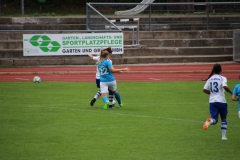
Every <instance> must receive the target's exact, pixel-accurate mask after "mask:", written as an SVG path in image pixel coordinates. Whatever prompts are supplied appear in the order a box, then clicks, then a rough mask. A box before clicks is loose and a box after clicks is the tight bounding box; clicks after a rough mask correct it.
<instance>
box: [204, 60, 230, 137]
mask: <svg viewBox="0 0 240 160" xmlns="http://www.w3.org/2000/svg"><path fill="white" fill-rule="evenodd" d="M221 72H222V67H221V65H220V64H215V65H214V66H213V69H212V72H211V74H210V75H209V77H208V78H207V79H206V80H207V82H206V83H205V85H204V87H203V92H204V93H206V94H210V97H209V111H210V114H211V118H208V119H207V120H206V122H205V123H204V125H203V129H204V130H206V129H207V128H208V127H209V125H215V124H217V122H218V115H219V114H220V117H221V121H222V123H221V131H222V140H227V137H226V132H227V113H228V109H227V107H228V106H227V102H226V99H225V94H224V90H226V91H227V92H228V93H230V94H232V91H231V90H230V89H229V88H228V86H227V78H226V77H223V76H221V75H220V73H221Z"/></svg>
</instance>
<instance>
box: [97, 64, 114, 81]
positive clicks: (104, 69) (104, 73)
mask: <svg viewBox="0 0 240 160" xmlns="http://www.w3.org/2000/svg"><path fill="white" fill-rule="evenodd" d="M111 67H112V62H111V61H108V60H102V62H101V63H99V64H98V71H99V73H100V82H112V81H115V77H114V76H113V74H112V71H111V70H110V69H109V68H111Z"/></svg>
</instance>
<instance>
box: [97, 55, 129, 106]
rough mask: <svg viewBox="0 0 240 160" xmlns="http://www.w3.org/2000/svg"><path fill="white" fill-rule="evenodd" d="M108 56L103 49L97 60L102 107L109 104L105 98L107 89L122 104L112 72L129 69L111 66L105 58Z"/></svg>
mask: <svg viewBox="0 0 240 160" xmlns="http://www.w3.org/2000/svg"><path fill="white" fill-rule="evenodd" d="M108 58H109V53H108V51H106V50H104V51H102V52H101V54H100V60H99V61H98V70H99V73H100V90H101V94H102V100H103V102H104V107H103V109H107V108H108V104H109V100H108V98H107V94H108V90H110V91H112V92H113V94H114V96H115V98H116V99H117V101H118V104H119V105H120V107H122V106H123V103H122V100H121V97H120V94H119V92H118V91H117V83H116V79H115V77H114V75H113V73H114V72H119V73H121V72H124V71H129V69H128V68H123V69H115V68H113V65H112V63H111V61H108V60H107V59H108Z"/></svg>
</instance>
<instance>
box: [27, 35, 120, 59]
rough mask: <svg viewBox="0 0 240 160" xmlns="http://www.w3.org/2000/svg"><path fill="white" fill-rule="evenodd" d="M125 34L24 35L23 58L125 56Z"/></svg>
mask: <svg viewBox="0 0 240 160" xmlns="http://www.w3.org/2000/svg"><path fill="white" fill-rule="evenodd" d="M123 45H124V44H123V33H84V34H23V56H52V55H87V53H90V54H99V53H100V50H101V49H103V48H107V47H111V48H112V50H113V54H123Z"/></svg>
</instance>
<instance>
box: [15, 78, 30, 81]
mask: <svg viewBox="0 0 240 160" xmlns="http://www.w3.org/2000/svg"><path fill="white" fill-rule="evenodd" d="M15 79H19V80H23V81H28V80H29V79H24V78H15Z"/></svg>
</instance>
